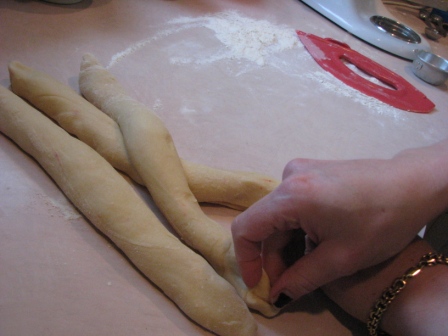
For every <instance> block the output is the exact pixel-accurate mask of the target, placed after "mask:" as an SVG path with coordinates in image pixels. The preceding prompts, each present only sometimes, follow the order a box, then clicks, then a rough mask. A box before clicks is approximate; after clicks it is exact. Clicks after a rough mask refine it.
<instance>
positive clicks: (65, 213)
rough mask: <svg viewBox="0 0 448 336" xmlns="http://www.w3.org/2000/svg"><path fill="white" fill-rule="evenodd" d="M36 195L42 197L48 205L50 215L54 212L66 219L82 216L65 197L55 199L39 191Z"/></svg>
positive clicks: (75, 218)
mask: <svg viewBox="0 0 448 336" xmlns="http://www.w3.org/2000/svg"><path fill="white" fill-rule="evenodd" d="M36 196H37V197H39V198H40V199H42V200H43V201H44V203H45V204H46V205H47V206H48V210H49V213H50V214H51V216H52V217H53V215H54V214H57V215H58V216H60V217H62V218H64V219H66V220H77V219H79V218H82V216H81V214H80V213H79V212H78V211H77V210H76V209H75V207H74V206H73V205H72V204H71V203H70V202H69V201H68V200H67V199H66V198H65V197H61V198H60V199H57V200H56V199H53V198H51V197H49V196H47V195H44V194H40V193H38V194H36Z"/></svg>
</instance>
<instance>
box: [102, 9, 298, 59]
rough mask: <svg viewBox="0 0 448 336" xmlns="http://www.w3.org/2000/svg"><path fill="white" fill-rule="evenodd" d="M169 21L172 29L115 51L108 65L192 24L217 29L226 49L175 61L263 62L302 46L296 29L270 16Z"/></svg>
mask: <svg viewBox="0 0 448 336" xmlns="http://www.w3.org/2000/svg"><path fill="white" fill-rule="evenodd" d="M167 25H168V26H170V27H169V28H168V29H165V30H163V31H160V32H158V33H157V34H155V35H154V36H153V37H150V38H148V39H145V40H141V41H138V42H136V43H134V44H133V45H131V46H130V47H128V48H126V49H125V50H123V51H121V52H119V53H117V54H115V55H114V56H113V57H112V59H111V61H110V63H109V65H108V67H109V68H110V67H112V66H113V65H115V64H116V63H118V62H119V61H121V60H122V59H123V58H125V57H126V56H129V55H131V54H133V53H135V52H137V51H139V50H140V49H142V48H144V47H145V46H146V45H148V44H150V43H152V42H154V41H157V40H159V39H161V38H163V37H166V36H169V35H173V34H176V33H179V32H181V31H184V30H188V29H192V28H206V29H209V30H210V31H212V32H214V36H215V37H216V38H217V39H218V41H220V42H221V43H222V44H223V45H224V46H225V49H224V50H221V51H220V52H218V53H216V54H214V55H211V56H207V57H206V58H202V59H197V58H196V59H195V58H190V57H172V58H171V62H172V63H174V64H189V63H196V64H201V63H202V64H206V63H213V62H215V61H220V60H224V59H237V60H242V59H244V60H247V61H250V62H254V63H256V64H258V65H260V66H261V65H264V64H266V58H267V57H268V56H270V55H273V54H275V53H278V52H282V51H284V50H289V49H293V48H297V47H302V45H301V43H300V42H299V39H298V37H297V34H296V32H295V30H294V29H292V28H290V27H286V26H278V25H274V24H272V23H270V22H268V21H266V20H255V19H251V18H247V17H244V16H241V15H240V14H238V13H237V12H234V11H227V12H221V13H218V14H215V15H206V16H199V17H180V18H177V19H173V20H171V21H168V23H167Z"/></svg>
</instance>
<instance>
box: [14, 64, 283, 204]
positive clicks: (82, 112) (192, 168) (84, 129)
mask: <svg viewBox="0 0 448 336" xmlns="http://www.w3.org/2000/svg"><path fill="white" fill-rule="evenodd" d="M9 74H10V78H11V86H12V90H13V91H14V93H16V94H17V95H18V96H20V97H22V98H23V99H25V100H27V101H28V102H30V103H31V104H32V105H34V106H35V107H36V108H38V109H39V110H41V111H42V112H44V113H45V114H46V115H48V116H49V117H50V118H52V119H54V120H55V121H56V122H57V123H58V124H59V125H60V126H61V127H62V128H64V129H65V130H66V131H67V132H69V133H71V134H73V135H75V136H76V137H78V138H79V139H80V140H82V141H83V142H85V143H86V144H88V145H89V146H91V147H92V148H93V149H95V150H96V151H97V152H98V153H99V154H101V155H102V156H103V157H104V158H105V159H106V160H107V161H109V163H110V164H111V165H112V166H114V167H115V168H116V169H118V170H120V171H122V172H124V173H125V174H127V175H128V176H129V177H131V178H132V179H133V180H134V181H135V182H137V183H140V184H142V183H143V182H142V179H141V177H140V175H139V174H138V173H137V172H136V171H135V169H134V167H133V166H132V164H131V163H130V161H129V157H128V154H127V152H126V149H125V147H124V142H123V136H122V134H121V132H120V129H119V127H118V125H117V123H116V122H115V121H114V120H113V119H111V118H110V117H109V116H107V115H106V114H105V113H103V112H101V111H100V110H99V109H98V108H96V107H95V106H94V105H92V104H91V103H90V102H88V101H87V100H85V99H84V98H83V97H81V96H80V95H79V94H78V93H77V92H75V91H74V90H73V89H72V88H70V87H68V86H67V85H65V84H63V83H60V82H59V81H57V80H56V79H54V78H53V77H51V76H49V75H47V74H45V73H43V72H41V71H38V70H35V69H32V68H30V67H28V66H26V65H24V64H22V63H20V62H17V61H14V62H11V63H10V64H9ZM181 162H182V166H183V168H184V171H185V175H186V177H187V181H188V185H189V187H190V189H191V191H192V193H193V194H194V195H195V197H196V199H197V200H198V201H199V202H207V203H215V204H221V205H225V206H228V207H231V208H234V209H238V210H243V209H245V208H247V207H249V206H250V205H252V204H253V203H255V202H256V201H257V200H259V199H260V198H262V197H264V196H265V195H267V194H268V193H269V192H271V191H272V190H273V189H274V188H275V187H276V186H277V185H278V184H279V182H278V181H277V180H275V179H273V178H271V177H269V176H265V175H262V174H258V173H254V172H242V171H228V170H222V169H216V168H211V167H207V166H204V165H200V164H195V163H192V162H189V161H186V160H181Z"/></svg>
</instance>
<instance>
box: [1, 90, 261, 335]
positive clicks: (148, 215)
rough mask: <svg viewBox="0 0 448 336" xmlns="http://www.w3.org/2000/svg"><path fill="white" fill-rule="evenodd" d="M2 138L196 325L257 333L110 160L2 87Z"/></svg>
mask: <svg viewBox="0 0 448 336" xmlns="http://www.w3.org/2000/svg"><path fill="white" fill-rule="evenodd" d="M0 131H1V132H2V133H3V134H5V135H6V136H8V137H9V138H10V139H12V140H13V141H14V142H15V143H16V144H18V145H19V146H20V147H21V148H22V149H23V150H24V151H25V152H27V153H28V154H30V155H31V156H33V157H34V158H35V159H36V160H37V161H38V162H39V164H40V165H41V166H42V168H43V169H44V170H45V171H46V172H47V173H48V174H49V175H50V176H51V177H52V178H53V180H54V181H55V182H56V183H57V185H58V186H59V187H60V188H61V190H62V191H63V192H64V194H65V195H66V196H67V197H68V198H69V199H70V200H71V201H72V202H73V204H74V205H75V206H76V207H77V208H78V209H79V210H80V211H81V212H82V213H83V214H84V215H85V216H86V217H87V218H88V219H89V220H90V221H91V222H92V224H94V225H95V226H96V227H97V228H98V229H99V230H100V231H102V232H103V233H104V234H105V235H107V236H108V237H109V238H110V239H111V240H112V241H113V242H114V243H115V244H116V245H117V246H118V247H119V248H120V249H121V250H122V251H123V252H124V253H125V254H126V255H127V256H128V257H129V259H130V260H131V261H132V262H133V263H134V264H135V265H136V266H137V268H138V269H139V270H141V271H142V273H143V274H145V275H146V276H147V277H148V278H149V279H150V280H152V281H153V282H154V283H155V284H156V285H157V286H159V288H161V290H162V291H163V292H164V293H165V294H166V295H167V296H168V297H169V298H171V299H172V300H173V301H174V302H175V303H176V304H177V305H178V307H179V308H180V309H181V310H182V311H184V312H185V314H187V315H188V316H189V317H190V318H191V319H193V320H194V321H196V322H197V323H199V324H200V325H202V326H203V327H205V328H207V329H209V330H211V331H213V332H215V333H217V334H219V335H228V336H233V335H241V336H243V335H244V336H246V335H250V336H252V335H255V334H256V329H257V325H256V323H255V320H254V318H253V316H252V314H251V313H250V312H249V310H248V309H247V306H246V304H245V303H244V302H243V300H241V298H240V297H239V296H238V295H237V293H236V292H235V290H234V288H233V287H232V286H231V285H230V284H228V282H227V281H225V280H224V279H223V278H221V277H220V276H218V275H217V274H216V272H215V271H214V270H213V268H212V267H211V266H210V265H209V264H208V263H207V262H206V261H205V260H204V259H203V258H202V257H201V256H199V255H198V254H196V253H195V252H193V251H192V250H190V249H189V248H188V247H186V246H185V245H184V244H182V243H181V242H180V241H179V240H178V239H177V238H175V237H174V236H173V235H172V234H170V233H169V232H168V231H167V230H166V228H165V227H164V226H163V225H162V224H161V223H160V222H159V220H158V219H157V218H156V216H155V215H154V214H153V213H152V212H151V211H150V210H149V208H148V207H147V205H146V204H145V203H144V201H143V200H142V199H141V198H140V197H139V196H138V195H137V193H136V192H135V191H134V189H133V188H132V187H131V186H130V185H129V183H128V182H127V181H125V179H124V178H123V177H122V176H120V174H119V173H118V172H117V171H116V170H115V169H114V168H113V167H112V166H111V165H110V164H109V163H108V162H107V161H106V160H105V159H104V158H102V157H101V156H100V155H99V154H98V153H97V152H95V151H94V150H93V149H92V148H91V147H89V146H87V145H86V144H84V143H83V142H82V141H79V140H78V139H76V138H74V137H72V136H71V135H69V134H68V133H67V132H66V131H64V130H63V129H62V128H60V127H59V126H57V125H56V124H55V123H54V122H52V121H51V120H50V119H48V118H47V117H45V116H44V115H42V114H41V113H40V112H39V111H37V110H35V109H34V108H33V107H31V106H30V105H28V104H27V103H25V102H24V101H23V100H21V99H20V98H19V97H17V96H16V95H15V94H13V93H12V92H11V91H9V90H7V89H6V88H4V87H1V86H0Z"/></svg>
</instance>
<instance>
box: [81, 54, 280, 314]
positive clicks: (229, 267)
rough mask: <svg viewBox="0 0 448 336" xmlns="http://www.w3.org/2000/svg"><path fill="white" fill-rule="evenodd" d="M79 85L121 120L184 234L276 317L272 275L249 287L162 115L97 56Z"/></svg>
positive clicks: (161, 202) (152, 186) (151, 185)
mask: <svg viewBox="0 0 448 336" xmlns="http://www.w3.org/2000/svg"><path fill="white" fill-rule="evenodd" d="M79 83H80V90H81V93H82V94H83V95H84V96H85V97H86V98H87V100H89V101H90V102H91V103H93V104H94V105H95V106H97V107H98V108H99V109H100V110H101V111H103V112H105V113H106V114H108V115H109V116H110V117H111V118H112V119H114V120H115V121H116V122H117V123H118V125H119V127H120V131H121V133H122V134H123V138H124V143H125V148H126V150H127V152H128V155H129V158H130V160H131V163H132V165H133V166H134V168H135V169H136V170H137V172H138V173H139V175H140V176H141V178H142V179H143V181H144V183H145V185H146V187H147V188H148V190H149V192H150V193H151V195H152V197H153V199H154V201H155V203H156V205H157V206H158V208H159V209H160V210H161V211H162V213H163V214H164V215H165V217H166V218H167V219H168V221H169V223H170V224H171V225H172V226H173V227H174V229H175V230H176V231H177V233H178V234H179V235H180V236H181V238H182V239H184V240H185V242H186V243H187V244H188V245H189V246H191V247H192V248H194V249H195V250H197V251H199V252H200V253H201V254H202V255H203V256H204V258H205V259H207V260H208V261H209V263H210V264H211V265H212V266H213V268H214V269H215V270H216V272H217V273H218V274H220V275H221V276H222V277H224V278H225V279H226V280H227V281H229V282H230V283H231V284H232V285H233V286H234V287H235V289H236V290H237V292H238V293H239V295H240V296H241V297H242V298H243V299H244V300H245V302H246V303H247V304H248V306H249V307H250V308H253V309H256V310H258V311H260V312H261V313H262V314H264V315H266V316H273V315H275V314H276V313H277V312H278V310H277V309H276V308H274V307H273V306H272V305H271V304H270V303H269V300H268V298H269V289H270V284H269V279H268V277H267V275H266V274H265V273H263V277H262V280H261V281H260V283H259V284H258V285H257V286H256V287H255V288H253V289H250V290H249V289H248V288H247V287H246V285H245V284H244V282H243V280H242V278H241V275H240V274H239V270H238V266H237V263H236V258H235V253H234V249H233V241H232V237H231V235H230V233H229V232H228V231H226V230H224V229H223V228H222V227H221V226H220V225H219V224H217V223H215V222H214V221H212V220H211V219H209V218H208V217H207V216H206V215H205V214H204V213H203V212H202V210H201V208H200V206H199V205H198V202H197V200H196V198H195V197H194V195H193V193H192V192H191V190H190V188H189V186H188V183H187V179H186V176H185V173H184V170H183V168H182V163H181V160H180V158H179V156H178V154H177V151H176V148H175V145H174V143H173V141H172V138H171V135H170V133H169V132H168V130H167V129H166V127H165V125H164V124H163V122H162V121H161V120H160V118H159V117H158V116H157V115H156V114H154V113H153V112H152V111H151V110H149V109H148V108H147V107H146V106H144V105H143V104H141V103H139V102H137V101H136V100H134V99H132V98H131V97H129V96H128V95H127V93H126V92H125V90H124V89H123V88H122V87H121V85H120V84H119V83H118V82H117V80H116V79H115V78H114V77H113V76H112V75H111V74H110V73H109V72H108V71H107V70H106V69H105V68H103V67H102V66H101V64H100V63H99V62H98V61H97V60H96V59H95V58H94V57H93V56H92V55H85V56H84V58H83V61H82V64H81V73H80V79H79Z"/></svg>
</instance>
